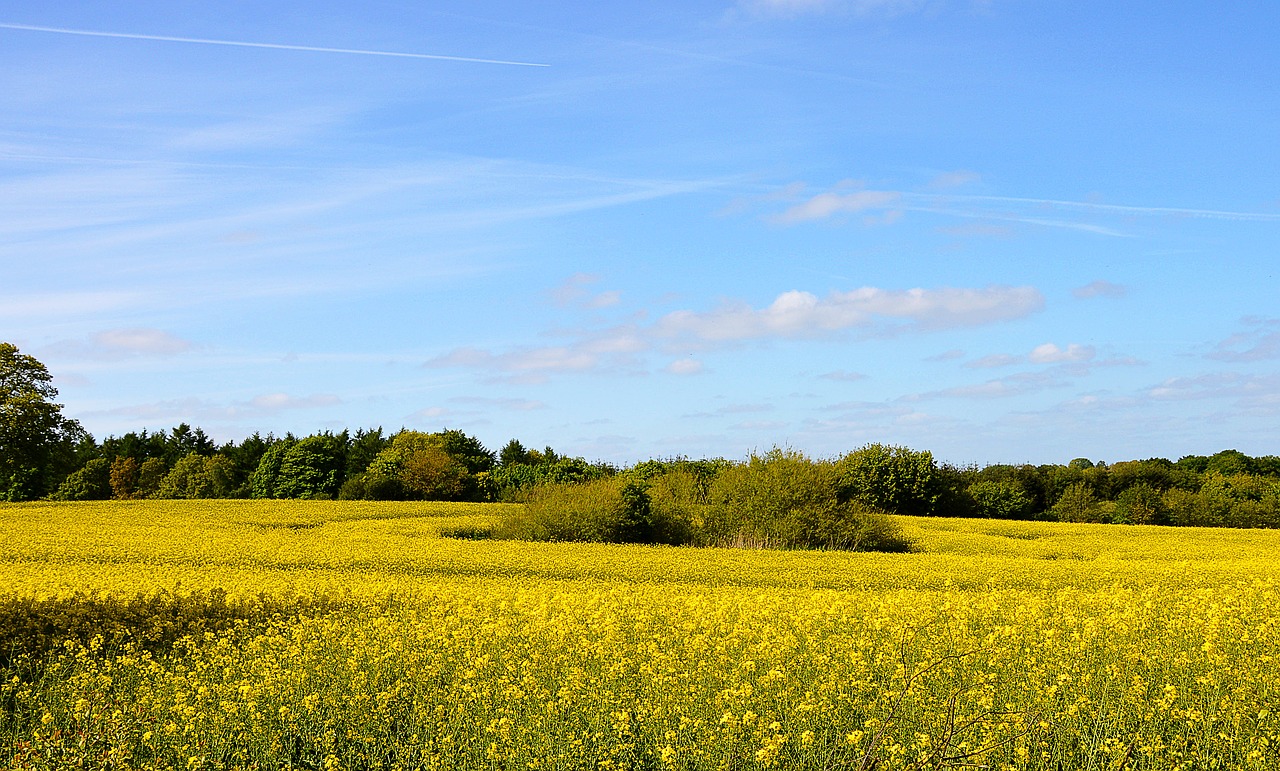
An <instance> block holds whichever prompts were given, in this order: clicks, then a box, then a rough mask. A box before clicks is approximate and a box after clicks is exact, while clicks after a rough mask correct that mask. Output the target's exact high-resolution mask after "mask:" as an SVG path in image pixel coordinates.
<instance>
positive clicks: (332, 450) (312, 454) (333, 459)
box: [264, 432, 347, 498]
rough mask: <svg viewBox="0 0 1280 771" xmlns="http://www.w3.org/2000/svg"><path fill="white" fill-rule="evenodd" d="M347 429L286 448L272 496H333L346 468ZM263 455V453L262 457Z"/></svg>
mask: <svg viewBox="0 0 1280 771" xmlns="http://www.w3.org/2000/svg"><path fill="white" fill-rule="evenodd" d="M346 453H347V440H346V432H343V433H342V434H339V435H337V436H334V435H333V434H329V433H325V434H316V435H315V436H308V437H307V438H305V439H300V440H298V441H297V442H295V443H294V444H293V445H292V446H290V447H289V448H288V450H286V451H285V453H284V456H283V457H281V459H280V467H279V469H278V470H277V472H276V479H275V490H274V491H273V494H272V496H271V497H273V498H317V497H328V498H332V497H334V496H336V495H337V494H338V489H339V488H340V487H341V486H342V482H343V481H344V480H343V476H344V474H343V472H344V470H345V467H346ZM264 457H265V456H264Z"/></svg>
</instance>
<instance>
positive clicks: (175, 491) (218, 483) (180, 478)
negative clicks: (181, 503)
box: [158, 452, 235, 498]
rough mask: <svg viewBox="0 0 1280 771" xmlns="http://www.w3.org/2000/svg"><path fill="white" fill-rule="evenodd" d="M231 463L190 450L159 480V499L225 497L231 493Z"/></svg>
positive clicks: (223, 458) (232, 472) (232, 468)
mask: <svg viewBox="0 0 1280 771" xmlns="http://www.w3.org/2000/svg"><path fill="white" fill-rule="evenodd" d="M234 473H235V465H234V464H232V462H231V461H230V460H228V459H227V458H225V457H223V456H221V455H212V456H205V455H199V454H197V453H194V452H193V453H190V454H189V455H187V456H186V457H184V458H182V459H180V460H179V461H178V462H177V463H175V464H174V466H173V469H172V470H170V471H169V473H168V474H167V475H166V476H165V478H164V479H163V480H162V481H161V482H160V489H159V491H158V497H160V498H225V497H226V496H227V495H228V494H229V493H230V492H231V483H232V476H233V474H234Z"/></svg>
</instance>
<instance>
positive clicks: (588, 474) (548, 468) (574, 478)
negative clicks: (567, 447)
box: [489, 448, 615, 502]
mask: <svg viewBox="0 0 1280 771" xmlns="http://www.w3.org/2000/svg"><path fill="white" fill-rule="evenodd" d="M548 449H550V448H548ZM535 452H536V451H535ZM540 455H541V457H543V458H545V457H546V455H545V454H542V453H540ZM614 473H615V472H614V469H613V467H611V466H608V465H606V464H601V463H589V462H588V461H587V460H586V459H584V458H565V457H558V456H557V457H556V459H555V460H552V461H545V460H544V461H541V462H537V463H517V464H513V465H509V466H508V465H502V466H498V467H497V468H495V469H494V470H493V471H492V472H490V474H489V481H490V484H491V486H492V489H493V490H494V491H495V493H494V496H493V497H494V498H495V499H496V500H499V501H509V502H516V501H522V500H525V499H526V497H527V496H528V494H529V492H530V491H531V490H533V489H534V488H537V487H540V486H542V485H566V484H578V483H583V482H590V481H594V480H597V479H604V478H605V477H609V476H612V475H613V474H614Z"/></svg>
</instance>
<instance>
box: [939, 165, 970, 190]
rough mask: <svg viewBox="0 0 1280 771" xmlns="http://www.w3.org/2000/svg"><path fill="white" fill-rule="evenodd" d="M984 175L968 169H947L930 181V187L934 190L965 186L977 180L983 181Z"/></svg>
mask: <svg viewBox="0 0 1280 771" xmlns="http://www.w3.org/2000/svg"><path fill="white" fill-rule="evenodd" d="M981 181H982V175H981V174H979V173H977V172H976V171H968V170H966V169H959V170H956V171H947V172H943V173H942V174H939V175H938V176H936V177H934V178H933V179H932V180H930V181H929V187H931V188H933V189H934V190H951V189H954V188H957V187H964V186H965V185H971V184H973V183H975V182H981Z"/></svg>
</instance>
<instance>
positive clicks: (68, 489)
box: [52, 458, 111, 501]
mask: <svg viewBox="0 0 1280 771" xmlns="http://www.w3.org/2000/svg"><path fill="white" fill-rule="evenodd" d="M52 497H53V498H55V499H57V500H60V501H105V500H107V499H108V498H110V497H111V462H110V461H108V460H107V459H106V458H93V459H92V460H90V461H89V462H87V463H85V464H84V466H83V467H81V468H80V469H79V470H78V471H73V472H72V473H71V475H70V476H68V477H67V478H66V479H64V480H63V481H62V484H60V485H58V489H57V491H56V492H54V494H53V496H52Z"/></svg>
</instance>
